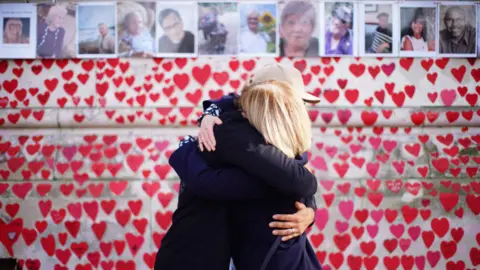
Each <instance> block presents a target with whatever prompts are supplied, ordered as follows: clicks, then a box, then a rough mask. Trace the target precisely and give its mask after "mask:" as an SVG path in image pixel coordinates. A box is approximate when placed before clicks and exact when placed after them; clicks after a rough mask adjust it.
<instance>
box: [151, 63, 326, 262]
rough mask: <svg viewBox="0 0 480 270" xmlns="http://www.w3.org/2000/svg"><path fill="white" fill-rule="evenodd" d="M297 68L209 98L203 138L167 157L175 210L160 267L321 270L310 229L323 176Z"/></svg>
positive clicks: (272, 69) (279, 69)
mask: <svg viewBox="0 0 480 270" xmlns="http://www.w3.org/2000/svg"><path fill="white" fill-rule="evenodd" d="M318 101H319V99H318V98H317V97H315V96H313V95H310V94H308V93H307V92H306V91H305V87H304V84H303V79H302V76H301V74H300V72H299V71H298V70H296V69H295V68H293V67H289V66H284V65H280V64H272V65H268V66H265V67H263V68H262V69H260V70H258V71H257V72H256V73H255V74H254V76H253V77H252V78H251V79H250V80H249V81H248V82H247V83H246V85H245V86H244V88H243V90H242V92H241V94H240V95H239V96H237V95H234V94H231V95H228V96H224V97H222V98H221V99H219V100H214V101H204V102H203V107H204V110H205V113H204V114H203V115H202V116H201V117H200V119H199V125H200V132H199V135H198V137H197V138H194V137H192V136H187V137H185V138H184V139H183V140H182V141H181V142H180V146H179V148H178V149H177V150H176V151H175V152H174V153H173V154H172V156H171V157H170V161H169V162H170V165H171V166H172V167H173V169H174V170H175V171H176V172H177V174H178V175H179V177H180V180H181V182H180V192H179V193H180V195H179V199H178V208H177V210H176V211H175V213H174V214H173V217H172V225H171V227H170V229H169V230H168V232H167V233H166V235H165V236H164V238H163V239H162V243H161V246H160V249H159V250H158V253H157V257H156V262H155V270H194V269H198V270H227V269H236V270H317V269H321V266H320V264H319V262H318V259H317V257H316V255H315V251H314V250H313V248H312V246H311V244H310V242H309V241H308V239H307V236H306V233H305V230H306V229H307V228H308V227H309V226H311V225H312V224H313V221H314V218H315V214H314V213H315V210H316V206H315V199H314V194H315V192H316V191H317V180H316V178H315V176H314V175H313V174H312V173H311V171H310V169H309V168H308V167H306V164H307V162H308V156H307V151H308V150H309V148H310V146H311V141H312V131H311V121H310V118H309V116H308V112H307V108H306V106H305V105H306V102H308V103H317V102H318Z"/></svg>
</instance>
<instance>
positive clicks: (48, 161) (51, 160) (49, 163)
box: [46, 158, 55, 169]
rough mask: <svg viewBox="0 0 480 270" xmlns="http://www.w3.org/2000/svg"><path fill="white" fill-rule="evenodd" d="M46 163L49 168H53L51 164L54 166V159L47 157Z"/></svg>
mask: <svg viewBox="0 0 480 270" xmlns="http://www.w3.org/2000/svg"><path fill="white" fill-rule="evenodd" d="M46 161H47V165H48V167H50V169H53V166H55V160H54V159H53V158H47V159H46Z"/></svg>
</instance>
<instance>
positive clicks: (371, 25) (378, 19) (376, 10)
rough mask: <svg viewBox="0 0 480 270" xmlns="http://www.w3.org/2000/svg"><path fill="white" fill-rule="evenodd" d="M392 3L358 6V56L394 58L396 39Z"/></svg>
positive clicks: (394, 10)
mask: <svg viewBox="0 0 480 270" xmlns="http://www.w3.org/2000/svg"><path fill="white" fill-rule="evenodd" d="M396 15H397V14H396V9H395V8H394V3H393V2H390V3H388V2H387V3H385V2H376V3H369V4H363V3H362V4H360V6H359V24H360V25H359V35H358V38H359V44H360V55H372V56H395V55H396V53H397V51H398V49H397V42H396V41H395V40H396V39H397V38H398V37H397V35H395V32H394V31H393V29H395V27H394V24H395V25H396V22H397V19H396Z"/></svg>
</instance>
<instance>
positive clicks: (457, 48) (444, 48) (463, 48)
mask: <svg viewBox="0 0 480 270" xmlns="http://www.w3.org/2000/svg"><path fill="white" fill-rule="evenodd" d="M476 35H477V34H476V29H475V27H472V26H470V25H466V26H465V31H464V33H463V37H462V38H461V39H460V40H459V41H458V42H455V41H454V40H453V37H452V36H451V35H450V32H448V30H447V29H443V30H442V31H440V53H452V54H453V53H458V54H472V53H475V50H476V46H477V44H476Z"/></svg>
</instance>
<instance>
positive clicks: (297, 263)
mask: <svg viewBox="0 0 480 270" xmlns="http://www.w3.org/2000/svg"><path fill="white" fill-rule="evenodd" d="M220 119H221V120H222V122H223V124H221V125H219V126H215V138H216V142H217V144H216V150H215V151H214V152H207V151H205V152H201V156H202V158H203V159H204V160H205V161H207V163H208V164H209V165H210V166H213V167H216V168H226V167H229V166H235V168H242V169H243V170H245V172H246V173H247V174H245V176H244V178H251V179H250V181H257V182H259V183H261V184H263V185H265V187H264V189H265V190H266V194H265V196H263V197H261V198H258V199H256V200H248V201H242V202H237V201H234V202H231V204H230V206H229V208H230V211H229V215H230V216H229V228H230V232H231V234H230V236H231V251H232V257H233V262H234V264H235V267H236V269H237V270H250V269H260V266H261V265H262V262H263V260H264V258H265V256H266V255H267V252H268V251H269V249H270V247H271V246H272V244H273V243H274V242H275V239H276V236H274V235H272V233H271V228H269V226H268V224H269V223H270V222H271V220H272V216H273V215H274V214H276V213H291V214H293V213H295V212H296V209H295V201H296V200H300V201H303V200H302V199H301V198H304V197H307V196H311V195H313V194H314V193H315V192H316V189H317V182H316V179H315V177H314V176H313V175H312V174H310V173H309V172H308V170H306V169H305V168H304V166H303V165H304V164H305V163H306V159H304V160H303V162H302V163H300V162H295V161H294V160H292V159H289V158H288V157H287V156H286V155H284V154H283V152H281V151H280V150H279V149H277V148H276V147H273V146H272V145H269V144H266V142H265V140H264V138H263V136H262V135H261V134H260V133H259V132H258V131H257V130H256V129H255V128H254V127H253V126H251V125H250V123H249V122H248V120H247V119H246V118H244V117H243V116H242V115H241V113H240V112H238V111H234V112H226V113H223V114H222V115H221V117H220ZM233 153H234V154H233ZM191 167H192V164H190V166H189V167H187V166H186V167H184V168H183V169H184V170H191V169H190V168H191ZM279 168H281V169H279ZM240 172H241V171H239V172H238V173H240ZM292 179H296V180H295V181H292ZM220 180H223V181H220ZM209 184H210V183H209ZM222 184H223V185H222ZM187 186H188V184H187ZM226 187H228V188H231V189H232V190H235V189H240V188H241V187H232V186H231V183H230V181H229V179H227V178H225V177H221V178H220V177H218V182H217V183H214V184H213V185H212V186H210V187H209V188H208V189H209V190H216V191H217V192H218V193H222V194H224V193H225V192H224V189H226ZM260 190H261V189H260ZM267 269H272V270H274V269H275V270H282V269H285V270H294V269H299V270H300V269H306V270H311V269H321V267H320V265H319V263H318V259H317V258H316V256H315V252H314V251H313V248H312V247H311V245H310V243H309V242H308V240H307V238H306V235H305V234H303V235H301V236H299V237H297V238H294V239H292V240H289V241H287V242H282V243H281V244H280V246H279V247H278V249H277V250H276V251H275V253H274V255H273V257H272V258H271V261H270V263H269V264H268V266H267Z"/></svg>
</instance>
